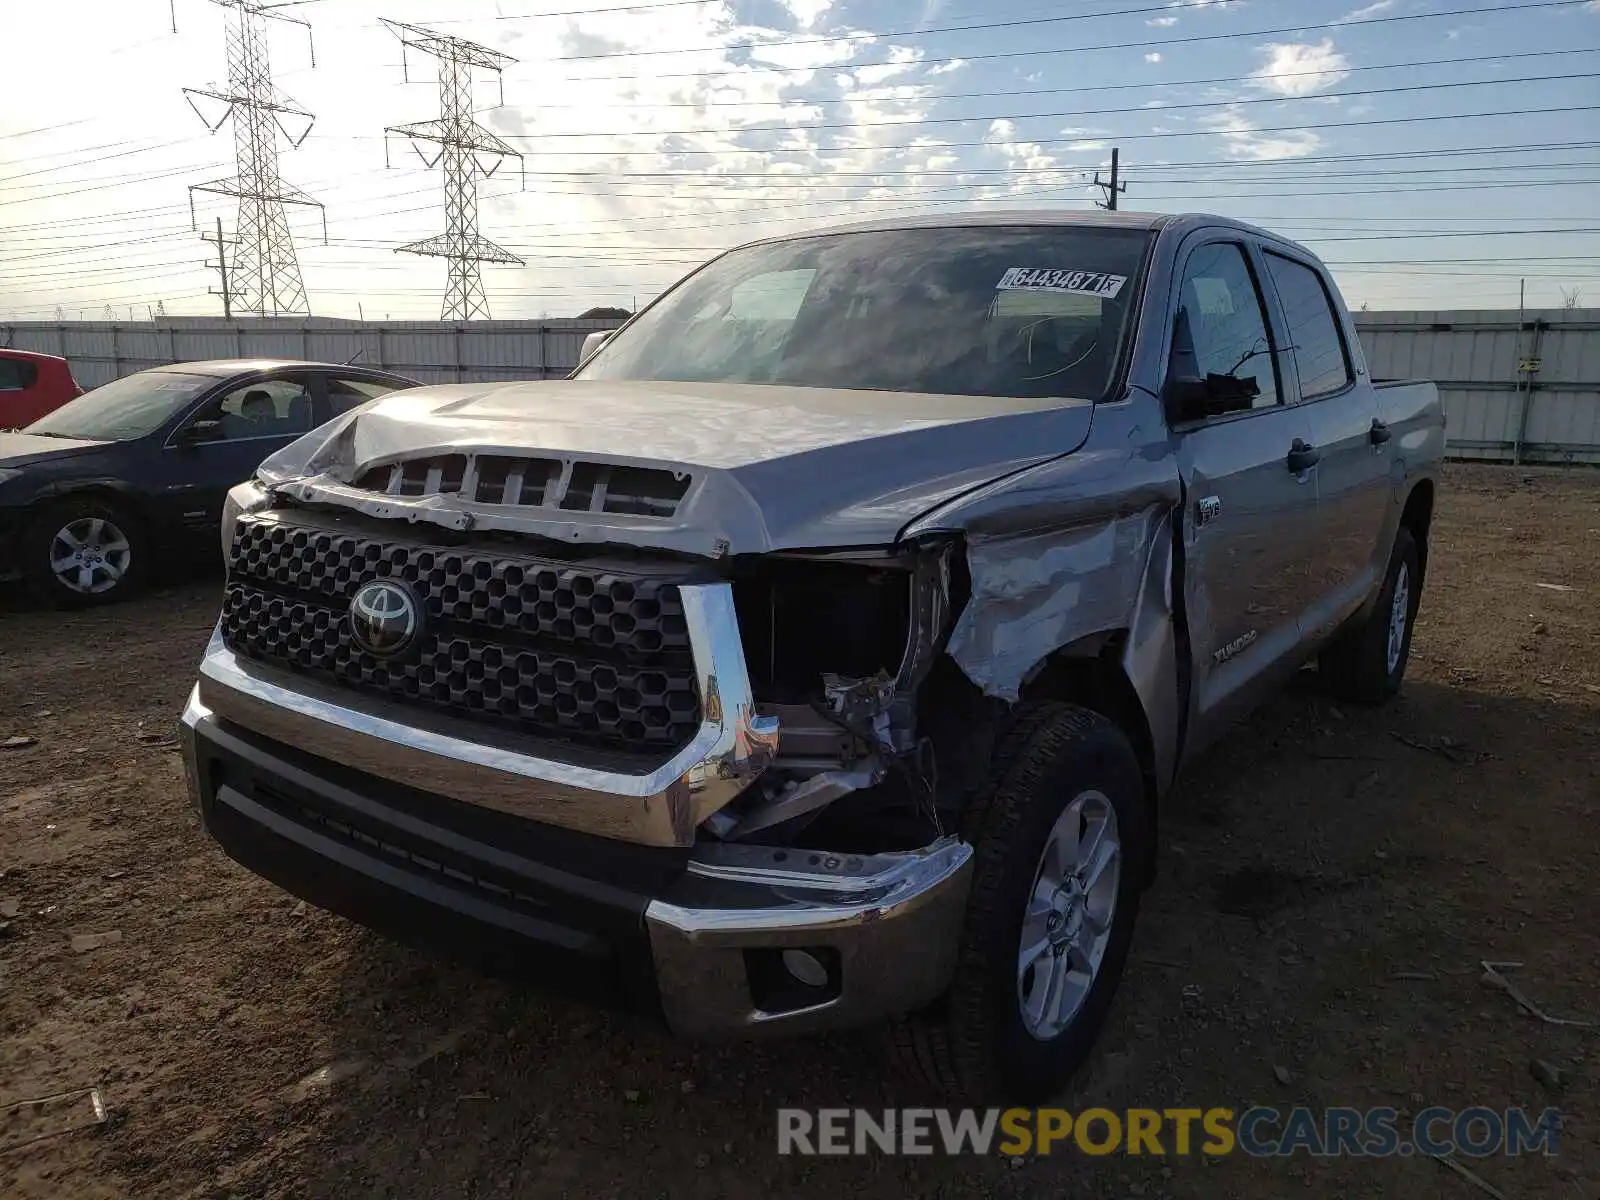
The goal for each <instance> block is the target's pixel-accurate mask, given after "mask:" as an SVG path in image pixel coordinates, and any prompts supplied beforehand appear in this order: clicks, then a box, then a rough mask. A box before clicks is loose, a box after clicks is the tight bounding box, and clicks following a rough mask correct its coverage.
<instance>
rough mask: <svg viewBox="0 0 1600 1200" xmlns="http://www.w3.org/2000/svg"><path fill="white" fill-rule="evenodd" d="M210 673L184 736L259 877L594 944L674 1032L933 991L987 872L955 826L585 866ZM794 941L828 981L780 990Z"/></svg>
mask: <svg viewBox="0 0 1600 1200" xmlns="http://www.w3.org/2000/svg"><path fill="white" fill-rule="evenodd" d="M204 690H205V689H204V686H203V685H202V686H200V687H196V688H195V690H194V692H193V693H192V694H191V695H190V698H189V703H188V706H187V707H186V708H185V710H184V714H183V719H182V725H181V733H182V743H183V752H184V765H185V768H186V772H187V775H188V781H189V787H190V790H191V793H192V795H193V797H194V800H195V803H196V807H197V808H198V810H199V812H200V814H201V817H202V820H203V822H204V824H205V826H206V828H207V830H208V831H209V832H210V833H211V835H212V836H213V837H215V838H216V839H217V840H218V841H219V843H220V844H221V845H222V846H223V848H224V849H225V850H226V852H227V853H228V854H229V855H230V856H231V857H233V858H234V859H235V860H237V861H238V862H240V863H241V864H243V865H244V866H245V867H247V868H249V869H250V870H252V871H255V872H256V873H257V874H259V875H262V876H264V877H265V878H268V879H271V880H274V881H276V882H278V883H279V884H280V886H282V887H284V888H285V889H287V890H288V891H290V892H293V893H295V894H298V895H302V896H304V897H306V898H308V899H310V900H312V902H314V903H317V904H319V905H321V906H322V907H325V908H329V909H331V910H332V911H335V912H339V913H342V914H343V915H345V916H347V917H349V918H351V919H352V920H355V921H358V922H361V923H364V924H368V925H371V926H372V927H374V928H377V929H380V930H383V931H385V932H387V933H389V934H391V935H392V936H396V937H399V938H401V939H402V940H420V941H424V942H426V941H428V940H429V937H428V936H427V931H433V932H434V934H436V935H437V936H438V940H437V942H436V943H434V944H436V945H437V946H438V947H439V948H441V949H443V950H445V951H446V952H449V953H459V952H461V951H463V949H464V948H466V947H469V946H473V947H483V946H485V945H492V946H494V947H495V948H496V952H497V953H505V954H508V955H509V958H510V959H511V960H513V961H515V962H521V963H530V962H533V961H536V960H540V956H542V955H545V954H549V953H551V952H552V950H554V952H556V953H568V952H569V951H570V947H571V946H572V945H574V944H580V945H585V946H589V947H590V948H591V952H590V954H589V957H590V958H591V959H593V958H601V959H605V960H607V961H611V960H615V961H617V962H625V963H627V964H630V965H629V967H628V972H627V974H628V977H630V978H639V979H644V980H646V981H647V983H646V986H645V990H647V991H649V992H651V993H653V996H654V1001H653V1002H652V1003H655V1002H658V1003H659V1007H660V1010H661V1012H662V1014H663V1015H664V1016H665V1018H666V1021H667V1023H668V1025H669V1026H670V1027H671V1028H672V1029H673V1031H674V1032H676V1033H678V1034H680V1035H682V1036H685V1037H693V1038H719V1037H741V1036H753V1035H758V1034H783V1033H803V1032H809V1031H814V1030H818V1029H825V1028H840V1027H848V1026H856V1025H863V1024H868V1023H871V1022H873V1021H876V1020H879V1019H882V1018H884V1017H887V1016H891V1015H893V1014H896V1013H902V1012H908V1011H911V1010H914V1009H916V1008H919V1007H921V1006H923V1005H925V1004H927V1003H929V1002H931V1001H932V1000H934V999H935V998H937V997H938V996H939V995H940V994H941V993H942V992H943V991H944V989H945V988H946V987H947V986H948V985H949V982H950V979H951V976H952V975H953V973H954V970H955V965H956V958H957V954H958V951H959V946H960V940H961V929H962V924H963V920H964V914H965V909H966V900H967V891H968V888H969V886H970V879H971V871H972V848H971V846H969V845H967V844H966V843H964V842H962V841H959V840H958V839H956V838H953V837H946V838H942V839H940V840H939V841H936V842H934V843H933V844H931V845H929V846H926V847H924V848H922V849H920V850H915V851H909V852H904V853H890V854H878V855H852V854H833V853H826V852H822V851H810V850H794V849H778V848H773V847H760V846H738V845H729V844H718V843H711V844H705V843H702V844H701V845H699V846H698V847H696V848H695V850H694V851H693V852H692V853H691V854H690V855H689V856H688V861H687V864H686V866H683V867H679V868H677V869H676V870H674V871H672V872H671V873H670V874H669V875H659V876H658V877H657V882H656V883H655V884H654V885H652V884H649V883H647V882H646V881H645V878H644V877H643V876H641V875H640V873H639V872H637V871H634V870H633V869H631V868H629V867H627V866H625V864H624V862H623V860H622V852H623V851H624V850H626V851H628V852H629V853H631V854H633V855H638V854H648V855H658V854H661V855H672V854H674V853H677V854H682V853H683V852H682V851H681V850H679V851H676V852H675V851H672V850H666V849H650V848H647V847H638V846H635V847H623V846H622V845H621V844H620V843H618V842H615V841H605V840H603V839H598V838H593V837H589V838H587V848H586V850H585V851H584V853H585V854H586V855H588V856H589V858H591V859H592V858H593V856H594V855H595V854H596V853H597V852H598V853H599V854H600V855H601V856H602V857H603V858H604V860H605V862H604V864H603V866H602V867H601V868H600V869H599V870H598V871H597V873H596V874H594V875H583V874H580V873H579V872H580V871H582V870H584V869H585V868H584V867H583V866H582V862H581V860H580V856H579V855H576V854H574V853H566V852H563V851H562V850H561V849H560V848H558V847H556V846H554V845H546V847H545V849H544V850H543V851H535V850H533V849H530V848H529V847H528V846H527V845H526V844H524V843H521V842H519V839H516V838H511V837H499V838H497V837H493V836H485V835H483V834H481V833H474V832H473V830H472V829H471V828H469V827H468V826H461V825H454V824H450V821H451V818H449V817H448V816H447V815H446V813H445V811H444V810H445V807H446V804H447V802H446V801H445V800H443V799H440V800H439V801H438V802H437V804H435V803H434V802H433V800H432V798H431V797H427V796H422V797H421V798H420V803H419V802H418V800H417V799H413V800H412V801H410V802H409V803H407V802H404V801H403V800H402V799H401V797H400V793H405V794H409V795H411V796H413V797H416V796H417V792H418V788H419V787H421V786H426V781H425V780H419V779H415V778H413V779H410V780H407V781H405V782H404V784H401V785H397V786H395V787H393V788H390V787H389V786H388V785H386V784H382V782H381V781H379V782H380V786H378V787H375V788H374V787H371V786H367V785H364V784H363V782H362V781H361V780H360V779H359V778H357V777H353V776H352V773H351V772H350V771H349V770H346V769H344V768H352V767H353V768H355V769H356V770H358V771H359V770H363V769H364V768H367V767H368V766H369V765H370V764H369V763H368V762H366V761H363V762H361V763H356V762H353V761H352V756H351V755H350V754H349V753H348V752H346V753H345V754H344V755H343V757H341V758H340V759H339V760H338V768H339V769H334V767H333V766H332V765H331V764H330V766H329V767H328V768H327V769H325V770H321V771H319V770H318V768H317V766H316V763H315V761H314V760H313V759H310V758H308V757H307V756H306V755H307V753H310V754H315V753H316V751H315V749H314V748H313V747H310V746H308V745H306V744H305V743H304V742H303V741H302V742H296V743H290V744H288V745H281V744H274V741H271V740H265V739H272V738H273V735H272V734H271V733H270V732H268V733H265V734H264V735H263V736H262V737H256V738H246V737H244V736H243V735H242V734H241V732H240V731H237V730H231V729H230V725H229V721H227V720H225V719H222V718H221V715H220V713H219V712H215V711H213V710H212V709H211V708H209V707H208V705H207V703H206V701H205V700H204V699H203V692H204ZM263 703H268V702H265V701H264V702H263ZM258 724H259V722H258ZM297 728H300V729H302V730H305V729H312V728H314V727H313V726H309V725H305V726H297ZM257 732H258V733H259V732H261V731H260V730H257ZM391 753H398V752H397V751H391ZM368 773H369V774H370V773H371V772H370V771H369V772H368ZM450 807H453V808H455V809H457V810H458V812H459V810H460V805H458V804H457V805H450ZM497 819H498V820H502V821H503V820H504V818H497ZM479 824H481V822H480V823H479ZM561 836H562V837H565V838H568V839H571V838H573V837H575V836H578V835H575V834H562V835H561ZM544 840H545V842H547V843H548V842H549V840H550V839H549V837H548V836H546V837H545V839H544ZM597 847H598V850H597ZM570 849H571V848H570V847H569V850H570ZM680 861H681V860H680ZM590 869H593V868H590ZM508 872H509V874H508ZM602 875H603V876H604V877H606V878H607V879H609V880H610V882H608V883H606V884H604V885H597V884H596V882H595V880H596V879H597V878H599V877H600V876H602ZM480 880H483V881H488V882H487V883H481V882H480ZM511 897H521V899H511ZM530 903H531V904H532V906H533V908H532V910H530V908H529V904H530ZM530 911H532V912H533V915H532V916H530ZM439 931H443V932H442V933H440V932H439ZM597 946H603V947H604V949H603V951H595V950H594V947H597ZM788 949H793V950H800V951H804V952H806V953H808V954H809V955H811V956H813V958H815V959H818V960H821V961H825V962H826V963H827V964H828V966H829V981H828V985H827V986H826V987H820V988H813V989H812V990H811V991H806V990H805V989H803V988H801V989H796V988H794V987H793V986H789V987H788V988H787V991H786V992H784V993H783V994H781V995H779V994H776V993H774V992H773V991H772V990H771V989H770V988H767V989H766V990H764V988H763V979H765V980H767V981H768V982H769V983H770V979H771V976H772V973H773V971H775V970H777V971H781V970H782V961H781V956H782V953H783V951H784V950H788ZM582 965H583V964H582V963H577V962H570V963H569V962H567V961H566V960H561V961H560V962H558V963H556V964H555V965H551V966H546V967H542V968H541V971H540V977H541V978H543V979H545V980H547V981H548V985H549V986H552V987H561V986H562V981H563V980H564V979H566V978H567V977H568V976H570V975H572V974H573V970H572V968H574V967H579V966H582ZM764 970H765V974H763V971H764Z"/></svg>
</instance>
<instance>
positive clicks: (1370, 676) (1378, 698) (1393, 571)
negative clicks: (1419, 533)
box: [1317, 526, 1422, 704]
mask: <svg viewBox="0 0 1600 1200" xmlns="http://www.w3.org/2000/svg"><path fill="white" fill-rule="evenodd" d="M1421 597H1422V560H1421V556H1420V555H1419V554H1418V553H1417V543H1416V539H1415V538H1413V537H1412V536H1411V531H1410V530H1409V529H1407V528H1405V527H1404V526H1402V527H1401V528H1400V530H1399V532H1397V533H1396V534H1395V538H1394V549H1393V550H1391V551H1390V553H1389V569H1388V571H1387V572H1385V574H1384V578H1383V590H1382V591H1381V592H1379V593H1378V602H1377V604H1375V605H1374V606H1373V609H1372V611H1371V612H1370V613H1368V614H1367V618H1366V620H1364V621H1362V622H1361V624H1359V625H1355V626H1352V627H1351V628H1349V629H1347V630H1345V631H1344V632H1343V633H1341V634H1340V635H1339V636H1338V637H1336V638H1335V639H1334V640H1333V642H1332V644H1330V645H1329V646H1328V647H1327V648H1326V649H1324V650H1323V651H1322V653H1321V654H1319V655H1318V656H1317V671H1318V673H1319V674H1320V675H1321V676H1322V677H1323V679H1324V680H1325V681H1326V682H1327V685H1328V689H1329V690H1330V691H1331V692H1332V693H1333V694H1334V696H1335V697H1337V698H1338V699H1340V700H1345V701H1348V702H1349V703H1351V704H1382V703H1384V702H1385V701H1387V700H1389V699H1390V698H1391V697H1393V696H1394V695H1395V693H1396V692H1398V691H1399V690H1400V684H1401V682H1402V681H1403V680H1404V679H1405V676H1406V664H1407V663H1408V662H1409V661H1410V659H1411V630H1412V626H1413V624H1414V623H1415V622H1416V618H1417V602H1418V601H1419V600H1420V599H1421Z"/></svg>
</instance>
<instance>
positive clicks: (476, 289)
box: [383, 18, 522, 321]
mask: <svg viewBox="0 0 1600 1200" xmlns="http://www.w3.org/2000/svg"><path fill="white" fill-rule="evenodd" d="M383 23H384V24H385V25H387V26H388V27H389V28H390V30H391V31H392V32H393V33H394V35H395V36H396V37H398V38H399V39H400V45H401V50H400V54H401V60H402V63H403V62H404V56H405V47H407V46H410V47H412V48H413V49H416V50H421V51H423V52H424V53H425V54H431V55H433V57H435V58H437V59H438V60H439V110H440V112H439V117H438V119H437V120H433V121H417V122H415V123H413V124H410V125H391V126H389V127H388V128H386V129H385V130H384V134H385V135H386V136H385V139H384V155H385V159H387V156H388V138H387V135H388V134H391V133H398V134H400V135H401V136H402V137H406V138H410V139H411V141H412V142H413V143H418V142H429V143H432V144H433V145H435V146H437V147H438V152H437V153H435V154H434V155H433V157H432V158H429V157H428V155H427V154H426V153H424V152H423V150H422V147H421V146H417V147H416V150H417V154H418V156H419V157H420V158H421V159H422V161H423V162H424V163H425V164H426V165H427V166H429V167H433V166H436V165H438V164H439V163H441V162H442V163H443V164H444V216H445V231H444V232H443V233H441V234H438V235H437V236H435V237H431V238H424V239H423V240H422V241H420V242H411V243H409V244H407V245H404V246H399V247H396V249H397V250H398V251H399V252H401V253H404V254H427V255H432V256H434V257H436V258H444V259H448V260H449V268H450V275H449V279H448V281H447V282H446V284H445V290H444V313H443V318H444V320H446V321H469V320H471V319H472V318H473V317H487V316H488V315H489V300H488V297H487V296H485V295H484V291H483V277H482V274H481V272H480V271H479V264H480V263H486V262H489V263H509V264H511V265H513V266H521V265H522V259H520V258H518V257H517V256H516V255H515V254H512V253H511V251H509V250H507V249H505V247H503V246H497V245H495V243H493V242H491V241H490V240H489V239H488V238H486V237H484V236H483V235H482V234H480V233H479V232H478V184H477V180H478V177H479V176H482V177H483V178H485V179H487V178H489V177H490V176H491V175H493V174H494V173H495V171H497V170H498V169H499V167H500V164H501V162H502V161H503V160H504V159H505V158H507V157H514V158H516V159H517V160H518V162H521V160H522V155H520V154H518V153H517V152H516V151H515V150H513V149H512V148H511V147H510V146H508V145H506V143H505V142H503V141H501V140H500V139H499V138H498V137H496V136H495V135H494V134H492V133H490V132H489V131H488V130H487V129H485V128H483V126H481V125H479V124H478V123H477V122H475V121H474V120H473V119H472V69H473V68H474V67H481V68H483V69H484V70H488V71H493V72H495V74H496V75H497V76H498V75H499V73H500V70H501V68H502V67H504V66H505V64H507V63H510V62H515V61H516V59H514V58H512V57H511V56H510V55H509V54H501V53H500V52H499V51H498V50H490V49H489V48H488V47H487V46H480V45H478V44H477V43H476V42H468V41H463V40H462V39H461V38H457V37H450V36H448V35H447V34H442V33H435V32H433V30H431V29H423V28H421V27H420V26H417V25H404V24H401V23H400V22H399V21H391V20H389V19H388V18H384V19H383ZM406 78H407V80H408V81H409V78H410V73H409V69H407V72H406ZM501 88H502V91H501V100H502V102H503V101H504V98H505V94H504V82H503V81H502V83H501ZM485 159H488V160H489V165H487V166H486V165H485V162H484V160H485Z"/></svg>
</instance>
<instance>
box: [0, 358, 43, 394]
mask: <svg viewBox="0 0 1600 1200" xmlns="http://www.w3.org/2000/svg"><path fill="white" fill-rule="evenodd" d="M38 382H39V367H38V365H37V364H35V363H31V362H23V361H22V360H21V359H16V358H0V392H22V391H26V390H27V389H28V388H31V387H32V386H33V385H34V384H36V383H38Z"/></svg>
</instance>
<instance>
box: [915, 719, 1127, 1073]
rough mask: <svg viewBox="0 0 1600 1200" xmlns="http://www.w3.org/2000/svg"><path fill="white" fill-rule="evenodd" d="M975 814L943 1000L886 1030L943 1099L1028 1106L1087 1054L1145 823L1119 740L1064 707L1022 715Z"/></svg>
mask: <svg viewBox="0 0 1600 1200" xmlns="http://www.w3.org/2000/svg"><path fill="white" fill-rule="evenodd" d="M992 780H993V782H992V784H991V789H990V791H989V792H988V793H987V794H986V795H985V796H984V797H983V798H982V799H981V800H980V801H979V802H978V803H977V804H976V805H975V806H974V809H973V811H972V812H971V813H970V814H969V819H968V836H969V837H970V838H971V840H972V843H973V848H974V864H973V878H972V891H971V895H970V898H969V900H968V905H967V916H966V922H965V926H964V928H963V931H962V943H961V952H960V958H959V960H958V965H957V968H956V977H955V980H954V982H953V983H952V985H951V988H950V991H949V992H948V993H947V994H946V995H945V996H944V997H943V998H942V999H941V1000H940V1001H938V1002H937V1003H936V1004H935V1005H934V1006H933V1007H931V1008H930V1009H927V1010H925V1011H923V1012H919V1013H913V1014H911V1015H909V1016H907V1017H904V1018H901V1019H900V1020H898V1021H896V1022H895V1024H894V1026H893V1027H892V1029H891V1040H890V1048H891V1053H892V1055H893V1057H894V1058H895V1059H896V1060H897V1062H898V1064H899V1065H900V1066H901V1067H902V1068H903V1069H906V1070H908V1071H909V1072H910V1073H912V1074H913V1075H915V1076H917V1077H918V1078H919V1079H920V1080H921V1081H923V1082H925V1083H927V1084H929V1085H931V1086H933V1087H934V1088H936V1089H937V1090H939V1091H941V1092H943V1093H945V1094H946V1095H948V1096H950V1097H951V1098H953V1099H958V1100H961V1101H964V1102H970V1103H984V1102H989V1101H1006V1102H1009V1101H1017V1102H1023V1103H1030V1102H1036V1101H1039V1100H1042V1099H1045V1098H1047V1097H1049V1096H1050V1095H1052V1094H1054V1093H1055V1092H1057V1091H1059V1090H1060V1089H1061V1087H1062V1086H1063V1085H1064V1084H1065V1083H1066V1082H1067V1080H1068V1079H1069V1078H1070V1077H1071V1075H1072V1073H1073V1072H1074V1071H1075V1070H1076V1069H1077V1068H1078V1066H1079V1065H1080V1064H1081V1063H1082V1061H1083V1060H1084V1058H1085V1057H1086V1056H1087V1055H1088V1053H1089V1050H1090V1048H1091V1047H1092V1046H1093V1045H1094V1041H1095V1038H1096V1036H1097V1035H1098V1034H1099V1032H1100V1028H1101V1026H1102V1025H1103V1024H1104V1023H1105V1019H1106V1016H1107V1013H1108V1012H1109V1010H1110V1007H1111V1000H1112V997H1113V995H1114V994H1115V992H1116V988H1117V984H1118V982H1119V981H1120V979H1121V977H1122V970H1123V967H1124V965H1125V963H1126V961H1127V956H1128V947H1129V944H1130V942H1131V939H1132V936H1133V926H1134V921H1135V918H1136V916H1137V913H1138V907H1139V894H1140V890H1141V886H1142V881H1143V879H1144V878H1145V875H1146V872H1145V866H1146V863H1147V862H1148V855H1149V852H1150V846H1149V844H1148V839H1149V836H1150V833H1149V831H1150V828H1151V823H1150V821H1149V817H1148V813H1147V811H1146V799H1145V794H1144V784H1143V780H1142V777H1141V775H1140V771H1139V764H1138V760H1137V759H1136V758H1135V756H1134V753H1133V749H1132V747H1131V746H1130V745H1129V744H1128V739H1127V738H1126V737H1125V736H1124V735H1123V733H1122V731H1121V730H1119V729H1118V728H1117V727H1116V726H1115V725H1113V724H1112V723H1111V722H1110V721H1108V720H1106V719H1105V718H1104V717H1102V716H1100V715H1099V714H1097V713H1093V712H1090V711H1088V710H1087V709H1082V708H1078V707H1076V706H1074V705H1069V704H1059V703H1045V704H1038V705H1029V706H1025V707H1024V709H1023V710H1022V711H1021V712H1020V713H1019V714H1018V720H1017V722H1016V725H1015V727H1014V729H1013V730H1012V732H1011V733H1010V735H1009V736H1008V737H1007V738H1006V740H1005V742H1004V743H1003V745H1002V746H1001V748H1000V750H999V752H998V753H997V755H996V759H995V764H994V769H993V775H992Z"/></svg>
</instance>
